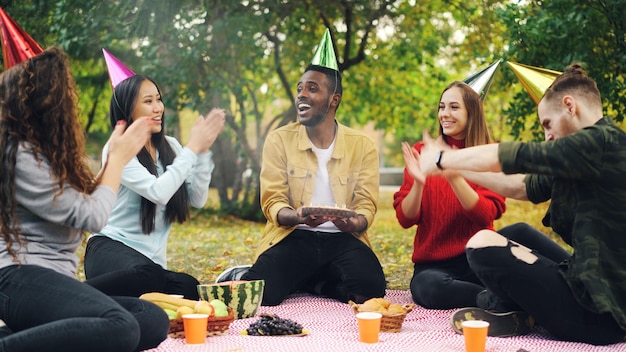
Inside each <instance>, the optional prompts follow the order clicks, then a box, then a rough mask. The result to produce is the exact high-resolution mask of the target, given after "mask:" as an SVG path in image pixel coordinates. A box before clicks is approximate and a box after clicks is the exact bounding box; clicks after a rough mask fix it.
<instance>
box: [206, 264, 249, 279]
mask: <svg viewBox="0 0 626 352" xmlns="http://www.w3.org/2000/svg"><path fill="white" fill-rule="evenodd" d="M251 267H252V265H250V264H247V265H237V266H233V267H230V268H228V269H226V270H224V271H222V273H221V274H220V275H219V276H218V277H217V279H216V280H215V283H216V284H219V283H220V282H224V281H238V280H241V277H242V276H243V274H245V273H247V272H248V270H250V268H251Z"/></svg>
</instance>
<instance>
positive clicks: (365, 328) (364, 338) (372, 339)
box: [356, 312, 383, 343]
mask: <svg viewBox="0 0 626 352" xmlns="http://www.w3.org/2000/svg"><path fill="white" fill-rule="evenodd" d="M382 317H383V315H382V314H380V313H376V312H361V313H357V315H356V319H357V322H358V324H359V340H360V341H361V342H365V343H376V342H378V333H379V332H380V320H381V319H382Z"/></svg>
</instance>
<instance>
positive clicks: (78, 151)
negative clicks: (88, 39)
mask: <svg viewBox="0 0 626 352" xmlns="http://www.w3.org/2000/svg"><path fill="white" fill-rule="evenodd" d="M77 100H78V95H77V93H76V89H75V86H74V79H73V77H72V75H71V71H70V64H69V60H68V58H67V55H66V54H65V53H64V52H63V50H62V49H60V48H58V47H52V48H49V49H46V50H45V51H44V52H42V53H40V54H38V55H37V56H35V57H33V58H31V59H28V60H26V61H23V62H21V63H19V64H17V65H15V66H13V67H11V68H10V69H9V70H7V71H5V72H3V73H2V74H1V75H0V157H1V158H2V163H1V166H0V167H1V168H2V172H0V210H1V211H0V235H1V236H2V237H3V239H4V241H5V243H6V245H7V250H8V252H9V253H10V254H11V255H12V256H13V258H14V260H15V261H17V257H16V254H15V251H14V250H13V248H12V246H13V244H14V243H16V242H17V243H20V239H19V234H20V231H21V230H20V226H19V219H17V212H16V209H17V200H16V197H15V192H16V190H15V172H16V171H15V162H16V155H17V149H18V146H19V145H20V144H21V146H22V147H24V148H28V149H29V150H30V151H31V152H32V153H33V155H34V157H35V159H37V160H38V161H39V162H41V161H43V159H46V161H47V162H48V163H49V164H50V173H51V175H50V176H51V177H52V178H54V182H56V184H57V185H58V188H59V190H58V193H57V194H56V195H55V197H56V196H58V195H61V194H62V193H63V190H64V187H66V186H67V185H70V186H71V187H73V188H75V189H77V190H78V191H81V192H85V193H91V192H92V191H93V190H94V188H95V186H96V184H95V182H94V175H93V172H92V171H91V169H90V168H89V165H88V163H87V157H86V155H85V153H84V150H85V135H84V132H83V129H82V126H81V124H80V121H79V118H78V109H77Z"/></svg>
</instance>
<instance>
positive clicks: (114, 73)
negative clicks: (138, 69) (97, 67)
mask: <svg viewBox="0 0 626 352" xmlns="http://www.w3.org/2000/svg"><path fill="white" fill-rule="evenodd" d="M102 53H103V54H104V61H106V64H107V70H108V71H109V78H110V79H111V86H112V87H113V88H115V87H116V86H117V85H118V84H119V83H120V82H121V81H123V80H125V79H126V78H128V77H132V76H134V75H135V72H133V70H131V69H130V68H128V67H126V65H124V64H123V63H122V62H121V61H120V60H119V59H118V58H116V57H115V56H113V55H111V53H109V52H108V51H106V50H105V49H104V48H103V49H102Z"/></svg>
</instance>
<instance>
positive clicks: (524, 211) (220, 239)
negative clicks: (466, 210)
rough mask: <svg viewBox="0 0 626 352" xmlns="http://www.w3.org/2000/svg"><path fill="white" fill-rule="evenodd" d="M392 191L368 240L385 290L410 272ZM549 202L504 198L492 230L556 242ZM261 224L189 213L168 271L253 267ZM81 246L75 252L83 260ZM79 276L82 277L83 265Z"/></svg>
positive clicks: (210, 276) (210, 273)
mask: <svg viewBox="0 0 626 352" xmlns="http://www.w3.org/2000/svg"><path fill="white" fill-rule="evenodd" d="M394 191H395V190H386V191H381V193H380V201H379V208H378V213H377V214H376V219H375V221H374V224H373V225H372V227H371V229H370V230H369V237H370V241H371V242H372V246H373V248H374V251H375V252H376V254H377V255H378V258H379V259H380V261H381V263H382V266H383V269H384V271H385V275H386V277H387V281H388V288H390V289H402V290H404V289H408V287H409V281H410V280H411V276H412V274H413V265H412V263H411V254H412V251H413V248H412V247H413V236H414V234H415V227H413V228H410V229H403V228H402V227H401V226H400V225H399V224H398V221H397V220H396V216H395V211H394V209H393V207H392V200H393V193H394ZM209 197H210V200H209V203H208V204H207V207H209V208H213V209H217V208H218V207H219V205H218V204H217V199H218V198H217V193H216V192H215V190H213V189H211V193H210V196H209ZM547 204H548V203H543V204H540V205H533V204H531V203H529V202H521V201H515V200H511V199H508V200H507V211H506V213H505V214H504V215H503V217H502V218H501V219H499V220H497V221H496V229H497V228H501V227H503V226H506V225H508V224H512V223H516V222H527V223H529V224H530V225H532V226H534V227H536V228H538V229H539V230H541V231H542V232H544V233H546V234H547V235H548V236H550V237H552V238H554V239H555V240H557V242H559V243H561V244H562V245H563V246H565V247H566V248H567V246H566V245H564V244H563V243H562V241H560V238H555V236H554V235H553V233H552V231H551V229H549V228H546V227H544V226H542V225H541V219H542V218H543V216H544V214H545V211H546V207H547ZM264 225H265V224H264V223H255V222H251V221H245V220H241V219H238V218H235V217H232V216H227V217H221V216H218V215H215V214H213V212H211V211H202V212H198V211H193V212H192V218H191V219H190V220H189V221H187V222H186V223H185V224H183V225H180V224H174V225H173V227H172V233H171V235H170V240H169V247H168V265H169V269H170V270H175V271H184V272H187V273H189V274H191V275H193V276H195V277H196V278H197V279H198V280H199V281H200V282H202V283H209V282H214V281H215V278H216V277H217V275H219V274H220V273H221V272H222V271H223V270H224V269H226V268H228V267H230V266H233V265H238V264H248V263H252V262H253V259H254V250H255V248H256V244H257V242H258V240H259V239H260V238H261V233H262V231H263V227H264ZM83 250H84V248H81V250H80V251H79V253H78V254H79V256H80V257H82V255H83ZM79 269H80V272H79V278H80V279H84V276H83V273H82V265H81V267H80V268H79Z"/></svg>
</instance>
